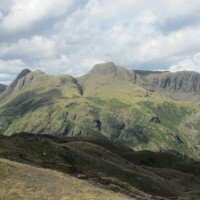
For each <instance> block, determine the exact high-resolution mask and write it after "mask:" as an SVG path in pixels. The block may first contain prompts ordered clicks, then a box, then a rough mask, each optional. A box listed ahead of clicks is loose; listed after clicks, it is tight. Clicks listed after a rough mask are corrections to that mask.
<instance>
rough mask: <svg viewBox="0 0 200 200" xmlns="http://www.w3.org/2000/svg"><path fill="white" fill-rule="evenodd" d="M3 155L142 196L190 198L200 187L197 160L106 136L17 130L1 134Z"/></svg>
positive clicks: (0, 150)
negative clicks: (115, 141) (133, 146)
mask: <svg viewBox="0 0 200 200" xmlns="http://www.w3.org/2000/svg"><path fill="white" fill-rule="evenodd" d="M0 157H2V158H7V159H10V160H14V161H18V162H22V163H26V164H31V165H36V166H40V167H45V168H51V169H54V170H58V171H62V172H64V173H67V174H71V175H73V176H76V177H78V176H79V175H81V176H83V177H84V178H85V179H87V180H88V181H92V183H94V184H95V185H100V186H101V187H104V188H106V189H109V190H113V191H119V192H121V193H124V194H126V195H128V196H131V197H138V198H139V197H140V198H141V199H143V198H144V197H150V196H148V195H147V194H150V195H153V196H155V195H157V196H162V197H170V198H172V197H178V196H179V197H188V198H189V199H190V198H191V199H192V198H197V197H198V195H199V191H200V179H199V163H195V162H194V163H193V162H192V161H190V162H188V163H186V162H185V161H184V160H182V159H180V158H178V157H177V156H175V155H173V154H171V153H167V152H166V153H152V152H148V151H144V152H137V153H136V152H134V151H132V150H131V149H129V148H127V147H124V146H120V145H114V144H112V143H111V142H109V141H108V140H97V139H94V138H93V139H92V138H63V137H52V136H46V135H30V134H17V135H13V136H11V137H1V140H0ZM144 192H145V193H144ZM152 198H153V199H154V198H156V197H152Z"/></svg>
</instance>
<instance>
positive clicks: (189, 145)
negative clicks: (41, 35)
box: [0, 63, 200, 159]
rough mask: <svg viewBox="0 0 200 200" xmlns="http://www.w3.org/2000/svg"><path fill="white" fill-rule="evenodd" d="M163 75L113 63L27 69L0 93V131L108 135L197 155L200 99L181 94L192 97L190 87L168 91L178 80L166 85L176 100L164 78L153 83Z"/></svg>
mask: <svg viewBox="0 0 200 200" xmlns="http://www.w3.org/2000/svg"><path fill="white" fill-rule="evenodd" d="M163 74H164V77H165V76H166V74H168V72H162V73H161V72H156V73H154V74H153V75H152V74H149V73H146V74H143V73H141V72H140V73H139V74H138V72H133V70H129V69H126V68H124V67H120V66H116V65H114V64H113V63H104V64H100V65H97V66H95V67H94V68H93V69H92V70H91V71H90V72H88V73H87V74H86V75H83V76H81V77H78V78H74V77H72V76H70V75H56V76H53V75H47V74H45V73H43V72H41V71H36V72H29V73H27V74H26V75H24V76H23V77H21V78H20V79H17V83H16V81H15V83H16V84H15V86H14V87H12V92H11V93H7V92H6V91H5V92H3V93H2V94H1V95H0V97H1V101H0V134H4V135H12V134H13V133H16V132H24V131H26V132H33V133H36V134H50V135H62V136H65V137H97V138H107V139H109V140H111V141H113V142H116V143H123V144H125V145H127V146H128V147H130V148H132V149H134V150H153V151H160V150H163V149H164V150H166V149H168V150H169V149H171V150H176V151H177V152H180V153H182V154H186V155H189V156H191V157H194V158H196V159H199V158H200V154H199V149H200V127H199V121H200V115H199V113H198V111H199V109H200V107H199V106H200V104H199V103H198V101H192V100H191V99H185V100H184V98H183V95H182V94H185V95H186V96H189V98H191V97H192V96H193V92H182V91H184V90H181V91H180V92H176V91H175V92H174V91H173V92H171V88H170V87H171V84H172V86H173V84H174V83H176V81H178V80H179V79H173V80H176V81H175V82H170V84H168V85H169V86H168V85H167V87H169V89H170V90H168V88H167V87H166V88H167V89H166V88H164V89H165V91H167V92H169V93H170V95H174V94H175V95H179V94H180V98H179V101H177V100H176V98H174V97H170V96H169V94H165V93H164V92H163V91H162V90H161V89H160V88H159V87H160V85H159V84H160V83H162V81H160V82H159V81H158V82H159V84H157V85H158V86H159V87H158V88H157V87H155V86H154V87H153V86H152V80H154V78H155V77H154V75H155V76H163ZM195 76H196V74H195ZM192 77H193V73H192ZM157 78H158V77H157ZM183 78H185V76H183ZM197 79H198V75H197ZM156 80H157V79H156ZM161 80H162V79H161ZM184 80H185V81H187V80H191V81H193V80H194V81H196V79H193V78H189V79H188V78H187V77H186V78H185V79H184ZM195 83H196V82H195ZM13 85H14V84H13V83H12V84H11V86H13ZM172 88H173V87H172ZM186 88H187V87H186ZM183 89H184V88H183ZM186 91H187V90H186ZM188 94H190V95H188ZM197 95H199V94H198V92H197ZM191 102H192V103H191ZM193 119H194V120H193Z"/></svg>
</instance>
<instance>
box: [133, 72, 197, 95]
mask: <svg viewBox="0 0 200 200" xmlns="http://www.w3.org/2000/svg"><path fill="white" fill-rule="evenodd" d="M135 73H136V83H137V84H139V85H142V86H143V87H146V88H148V89H151V90H155V91H157V92H162V93H165V94H166V95H167V96H170V97H177V98H184V99H191V98H193V97H194V96H200V73H198V72H188V71H180V72H174V73H172V72H151V71H150V72H145V71H144V72H142V71H135Z"/></svg>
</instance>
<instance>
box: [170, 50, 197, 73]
mask: <svg viewBox="0 0 200 200" xmlns="http://www.w3.org/2000/svg"><path fill="white" fill-rule="evenodd" d="M169 69H170V71H182V70H186V71H197V72H200V52H199V53H196V54H195V55H193V56H188V57H187V58H185V59H183V60H181V61H180V62H178V63H176V64H173V65H172V66H171V67H170V68H169Z"/></svg>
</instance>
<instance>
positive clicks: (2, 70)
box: [0, 59, 26, 84]
mask: <svg viewBox="0 0 200 200" xmlns="http://www.w3.org/2000/svg"><path fill="white" fill-rule="evenodd" d="M25 66H26V64H25V63H23V62H22V61H21V60H19V59H16V60H9V61H5V60H1V59H0V80H1V83H4V84H8V83H10V81H11V80H13V79H14V78H15V76H16V74H17V73H18V72H20V71H22V69H24V68H25Z"/></svg>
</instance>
